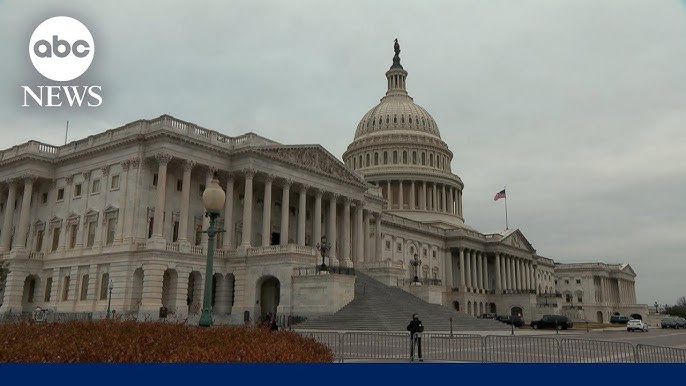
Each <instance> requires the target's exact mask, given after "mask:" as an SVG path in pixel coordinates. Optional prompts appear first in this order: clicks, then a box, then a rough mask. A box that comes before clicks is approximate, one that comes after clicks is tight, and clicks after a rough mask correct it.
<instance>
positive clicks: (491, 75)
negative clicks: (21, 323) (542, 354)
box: [0, 0, 686, 304]
mask: <svg viewBox="0 0 686 386" xmlns="http://www.w3.org/2000/svg"><path fill="white" fill-rule="evenodd" d="M58 14H66V15H72V16H74V17H77V18H78V19H80V20H82V21H83V22H84V23H86V24H87V25H88V26H89V28H90V29H91V32H92V33H93V34H94V37H95V40H96V45H97V47H98V51H97V54H96V58H95V61H94V63H93V66H92V68H91V70H89V72H88V73H87V75H86V76H85V77H84V78H82V79H80V80H83V81H84V82H90V84H100V85H102V86H103V89H104V90H105V91H104V96H105V102H104V105H103V106H101V107H99V108H97V109H82V110H76V109H72V110H69V109H61V110H46V109H43V110H37V109H25V108H21V107H20V106H19V105H20V103H21V90H20V89H19V86H21V85H23V84H26V83H28V82H32V83H31V84H42V83H41V82H44V81H43V80H42V79H41V78H40V76H39V75H37V74H35V71H33V69H32V68H31V66H30V62H29V61H28V58H27V47H26V45H27V43H28V39H29V36H30V33H31V32H32V30H33V28H35V26H36V25H37V24H38V23H40V22H41V21H42V20H44V19H45V18H47V17H49V16H54V15H58ZM685 36H686V7H685V6H684V2H683V1H671V2H670V1H663V2H645V1H639V0H635V1H633V0H631V1H630V0H626V1H619V0H614V1H613V0H606V1H602V2H598V1H591V0H586V1H561V0H560V1H543V0H537V1H533V0H532V1H519V2H510V1H489V2H484V1H478V0H471V1H460V2H455V1H429V2H417V1H387V2H386V1H378V2H364V1H346V2H333V1H331V2H323V1H314V0H312V1H309V0H308V1H305V0H291V1H288V2H283V1H230V2H210V1H208V2H168V1H154V2H153V1H151V2H129V3H127V2H122V1H116V2H114V1H99V2H88V1H73V2H70V1H67V2H63V1H61V2H39V1H36V2H31V3H26V2H21V1H0V49H1V50H2V52H3V57H4V58H5V59H4V60H3V67H2V68H3V70H2V71H0V84H1V85H2V86H3V87H2V90H1V91H0V117H2V121H1V122H2V123H0V130H1V131H0V132H1V133H2V134H3V135H2V137H0V148H8V147H11V146H13V145H15V144H18V143H21V142H25V141H27V140H30V139H39V140H41V141H44V142H47V143H52V144H62V143H63V142H64V126H65V122H66V121H67V120H69V121H70V131H69V138H70V140H73V139H77V138H82V137H85V136H88V135H90V134H95V133H98V132H100V131H103V130H106V129H108V128H112V127H116V126H119V125H122V124H125V123H126V122H129V121H133V120H136V119H140V118H152V117H155V116H158V115H160V114H163V113H169V114H172V115H174V116H176V117H178V118H181V119H185V120H189V121H192V122H195V123H197V124H200V125H203V126H205V127H208V128H212V129H215V130H218V131H221V132H224V133H226V134H229V135H239V134H242V133H244V132H247V131H255V132H257V133H259V134H261V135H264V136H267V137H270V138H272V139H274V140H277V141H281V142H284V143H321V144H322V145H323V146H325V147H326V148H327V149H329V150H330V151H331V152H332V153H333V154H336V155H339V156H340V155H341V154H342V153H343V151H345V148H346V146H347V144H348V143H350V142H351V141H352V139H353V135H354V132H355V128H356V125H357V123H358V120H359V119H360V118H361V117H362V115H363V114H364V113H365V112H366V111H367V110H368V109H369V108H371V107H372V106H373V105H375V104H376V103H378V100H379V98H380V97H381V96H383V93H384V92H385V78H384V75H383V73H384V72H385V71H386V70H387V68H388V67H389V66H390V63H391V57H392V54H393V53H392V44H391V43H392V40H393V38H395V37H398V38H399V39H400V43H401V46H402V53H401V58H402V63H403V66H404V67H405V68H406V69H407V70H408V71H409V77H408V88H409V91H410V94H411V95H412V96H413V97H414V98H415V101H416V102H417V103H419V104H420V105H422V106H424V107H425V108H427V109H428V111H430V112H431V113H432V114H433V115H434V117H435V118H436V121H437V122H438V124H439V126H440V129H441V134H442V137H443V139H444V140H445V141H446V142H447V143H448V145H449V146H450V148H451V150H452V151H453V152H454V159H453V163H452V167H453V171H454V172H456V173H457V174H458V175H460V176H461V177H462V179H463V181H464V182H465V185H466V189H465V195H464V200H465V203H464V206H465V214H466V216H467V221H468V223H469V224H471V225H472V226H474V227H475V228H477V229H479V230H481V231H484V232H488V231H496V230H500V229H503V228H504V211H503V202H502V201H498V202H493V195H494V194H495V192H497V191H498V190H500V189H502V187H503V186H504V185H506V186H507V189H508V200H509V201H508V205H509V208H508V209H509V220H510V226H511V227H518V228H521V229H522V230H523V231H524V233H525V235H526V236H527V237H528V238H529V240H530V241H531V242H532V243H533V244H534V247H535V248H536V249H537V250H538V252H539V253H540V254H542V255H544V256H547V257H551V258H554V259H555V260H557V261H562V262H571V261H598V260H602V261H607V262H611V263H616V262H629V263H630V264H631V265H632V266H633V267H634V268H635V269H636V270H637V272H638V275H639V276H638V278H637V288H638V291H639V292H638V298H639V301H641V302H645V303H649V304H652V303H653V301H655V300H657V301H659V302H660V303H673V302H674V301H675V300H676V298H677V297H679V296H684V295H686V294H684V293H683V285H681V286H680V283H681V282H682V272H683V271H684V270H685V269H686V263H684V262H683V258H682V257H683V253H684V247H686V245H685V244H686V243H684V237H683V236H682V235H681V232H683V229H685V228H686V220H685V217H686V216H684V214H686V204H685V203H684V201H683V200H682V199H680V197H681V196H682V194H681V193H682V192H684V191H686V163H685V162H684V161H683V156H682V154H684V153H686V131H684V130H683V128H684V123H685V122H686V109H684V107H683V101H684V100H686V77H685V76H684V75H683V69H684V68H686V44H684V40H685V38H684V37H685Z"/></svg>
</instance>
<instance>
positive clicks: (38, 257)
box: [29, 252, 44, 260]
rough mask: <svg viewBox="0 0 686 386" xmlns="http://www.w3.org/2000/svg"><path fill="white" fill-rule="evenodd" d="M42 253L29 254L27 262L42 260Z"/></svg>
mask: <svg viewBox="0 0 686 386" xmlns="http://www.w3.org/2000/svg"><path fill="white" fill-rule="evenodd" d="M43 256H44V255H43V252H30V253H29V260H43Z"/></svg>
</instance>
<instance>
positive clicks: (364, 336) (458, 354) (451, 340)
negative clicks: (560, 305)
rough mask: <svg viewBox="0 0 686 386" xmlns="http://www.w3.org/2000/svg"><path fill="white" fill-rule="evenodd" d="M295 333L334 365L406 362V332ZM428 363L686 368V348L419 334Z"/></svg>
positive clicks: (510, 337)
mask: <svg viewBox="0 0 686 386" xmlns="http://www.w3.org/2000/svg"><path fill="white" fill-rule="evenodd" d="M298 333H299V334H301V335H303V336H307V337H311V338H314V339H316V340H317V341H319V342H321V343H324V344H326V345H327V346H328V347H329V348H330V349H331V351H333V353H334V355H335V358H336V360H337V361H339V362H343V361H345V360H346V359H358V360H359V359H361V360H365V359H367V360H380V361H384V360H408V361H409V359H410V345H411V341H410V334H409V333H405V332H334V331H313V332H301V331H298ZM419 335H420V336H421V337H422V354H423V358H424V359H425V360H429V361H450V362H491V363H492V362H496V363H686V349H677V348H672V347H660V346H649V345H642V344H639V345H637V346H634V345H632V344H631V343H628V342H612V341H601V340H585V339H559V340H558V339H557V338H546V337H533V336H511V335H506V336H502V335H488V336H480V335H475V334H448V333H426V332H425V333H421V334H419Z"/></svg>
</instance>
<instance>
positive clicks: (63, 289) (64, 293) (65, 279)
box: [62, 276, 69, 301]
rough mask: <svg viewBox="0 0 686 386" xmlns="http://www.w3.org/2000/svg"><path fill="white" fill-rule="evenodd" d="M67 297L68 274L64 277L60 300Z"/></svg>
mask: <svg viewBox="0 0 686 386" xmlns="http://www.w3.org/2000/svg"><path fill="white" fill-rule="evenodd" d="M67 299H69V276H65V277H64V287H63V288H62V300H63V301H64V300H67Z"/></svg>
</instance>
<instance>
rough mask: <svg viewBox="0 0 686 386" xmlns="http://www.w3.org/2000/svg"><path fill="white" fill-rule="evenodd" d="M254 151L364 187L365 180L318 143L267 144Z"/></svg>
mask: <svg viewBox="0 0 686 386" xmlns="http://www.w3.org/2000/svg"><path fill="white" fill-rule="evenodd" d="M254 151H256V152H258V153H260V154H262V155H265V156H267V157H269V158H272V159H276V160H279V161H282V162H285V163H288V164H291V165H293V166H296V167H299V168H303V169H307V170H311V171H314V172H317V173H320V174H323V175H326V176H329V177H334V178H337V179H340V180H344V181H346V182H349V183H352V184H355V185H359V186H364V187H366V183H365V181H364V180H363V179H362V178H361V177H360V176H358V175H357V174H356V173H355V172H353V171H351V170H350V169H348V167H347V166H345V164H344V163H343V162H341V161H340V160H339V159H338V158H336V157H334V156H333V155H332V154H331V153H329V152H328V151H327V150H326V149H324V148H323V147H321V146H319V145H312V146H268V147H260V148H255V149H254Z"/></svg>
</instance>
